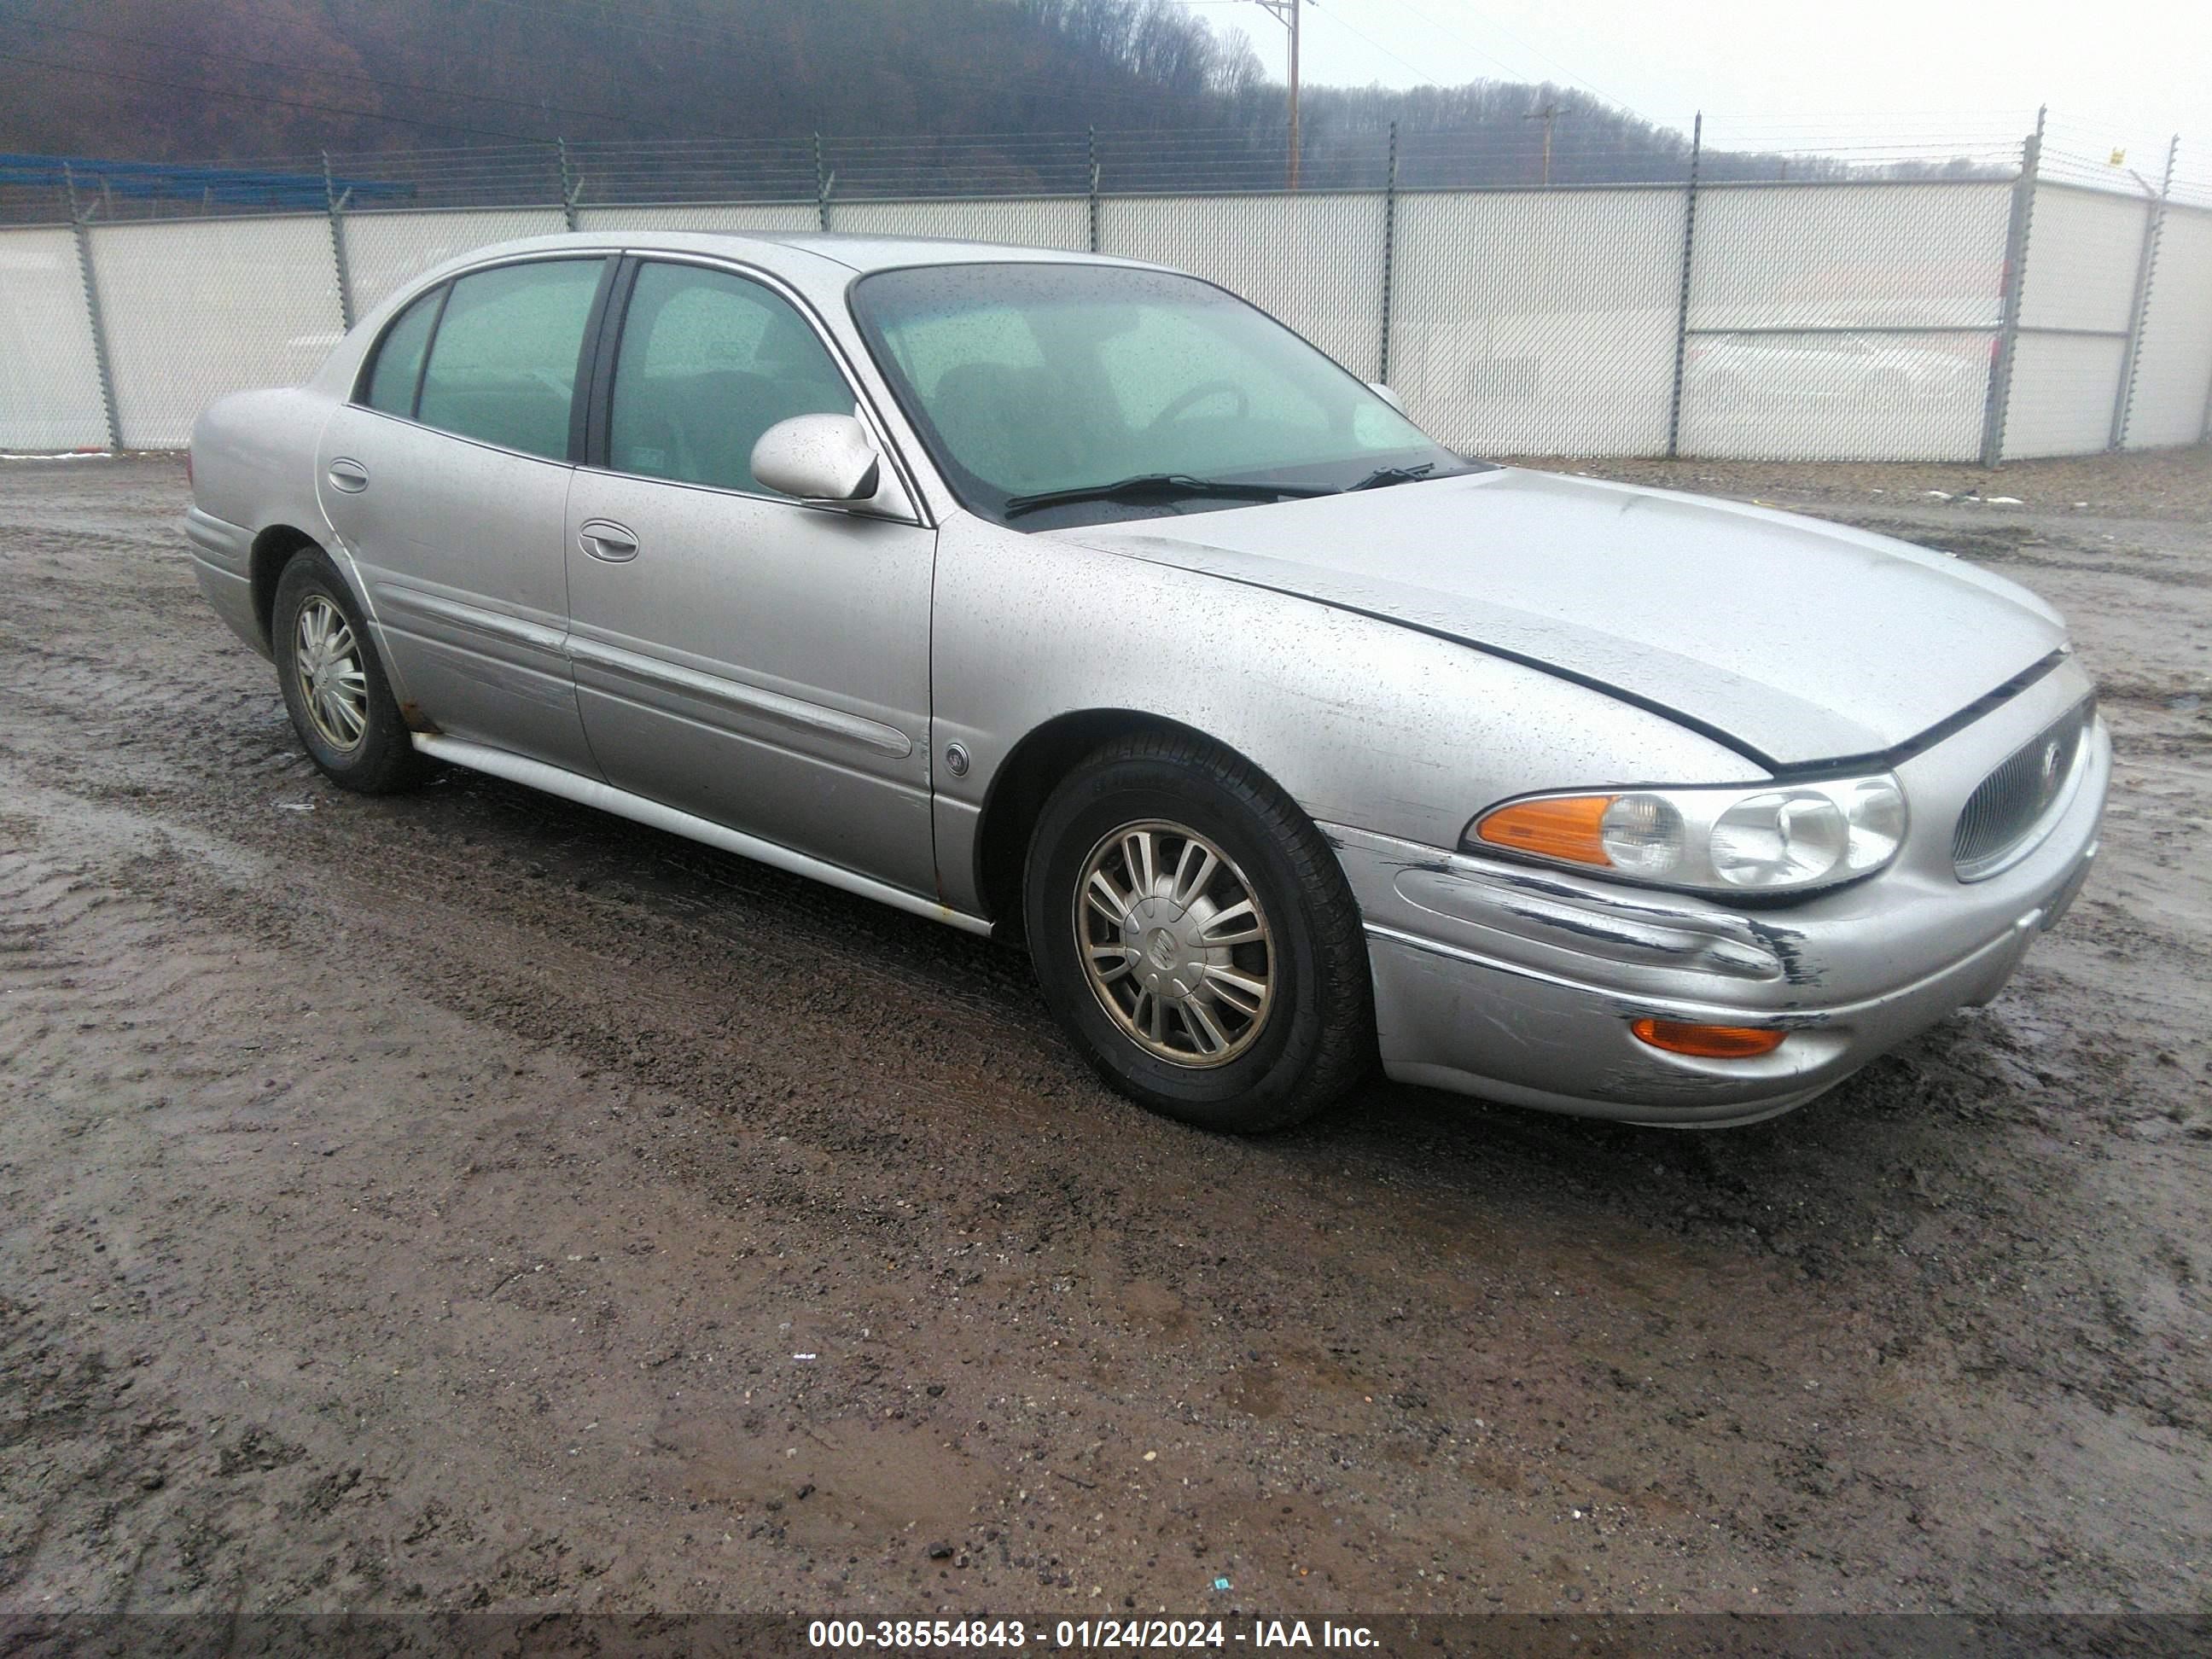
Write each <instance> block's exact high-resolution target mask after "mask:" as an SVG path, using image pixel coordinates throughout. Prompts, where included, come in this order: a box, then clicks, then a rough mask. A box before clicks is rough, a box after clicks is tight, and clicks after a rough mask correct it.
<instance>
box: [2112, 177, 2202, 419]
mask: <svg viewBox="0 0 2212 1659" xmlns="http://www.w3.org/2000/svg"><path fill="white" fill-rule="evenodd" d="M2208 410H2212V210H2206V209H2203V208H2170V209H2168V210H2166V226H2165V228H2164V229H2163V230H2162V231H2161V232H2160V235H2159V240H2158V264H2157V267H2156V270H2155V272H2154V277H2153V281H2152V283H2151V290H2150V304H2149V305H2148V307H2146V308H2145V310H2144V313H2143V331H2142V350H2141V352H2140V354H2139V356H2138V357H2137V361H2136V387H2135V398H2134V400H2133V402H2132V404H2130V409H2129V413H2128V430H2127V444H2128V447H2129V448H2130V449H2153V448H2158V447H2163V446H2165V445H2167V444H2188V443H2195V442H2196V441H2197V438H2198V437H2199V436H2200V435H2202V434H2203V431H2204V423H2205V417H2206V415H2207V412H2208Z"/></svg>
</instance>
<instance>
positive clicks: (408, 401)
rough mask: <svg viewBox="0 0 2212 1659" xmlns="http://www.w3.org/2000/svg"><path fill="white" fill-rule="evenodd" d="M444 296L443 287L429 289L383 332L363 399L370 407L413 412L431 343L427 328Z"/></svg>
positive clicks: (399, 413)
mask: <svg viewBox="0 0 2212 1659" xmlns="http://www.w3.org/2000/svg"><path fill="white" fill-rule="evenodd" d="M445 297H446V290H445V289H443V288H442V287H441V288H434V289H431V290H430V291H429V292H428V294H426V295H423V296H422V298H421V299H419V300H417V301H416V302H415V303H414V304H413V305H411V306H410V307H407V309H406V310H404V311H403V312H402V313H399V320H398V322H396V323H394V324H392V326H391V327H390V328H388V329H386V331H385V334H384V342H383V343H382V344H380V346H378V347H377V349H376V367H375V368H374V370H373V371H372V372H371V373H370V374H369V377H368V397H367V398H365V399H364V401H365V402H366V403H367V404H368V406H369V407H370V408H371V409H380V410H383V411H384V412H385V413H386V414H387V415H412V414H414V412H415V387H416V383H417V382H419V381H420V380H422V352H423V349H424V348H425V347H427V346H428V344H429V343H430V330H431V328H432V326H433V325H435V324H436V322H437V320H438V302H439V301H441V300H443V299H444V298H445Z"/></svg>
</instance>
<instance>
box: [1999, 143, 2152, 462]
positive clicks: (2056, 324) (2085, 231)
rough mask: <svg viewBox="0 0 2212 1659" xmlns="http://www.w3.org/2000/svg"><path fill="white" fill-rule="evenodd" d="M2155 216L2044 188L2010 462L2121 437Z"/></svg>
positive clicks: (2017, 358) (2024, 307) (2074, 189)
mask: <svg viewBox="0 0 2212 1659" xmlns="http://www.w3.org/2000/svg"><path fill="white" fill-rule="evenodd" d="M2149 211H2150V210H2149V206H2148V204H2146V203H2144V202H2142V201H2139V200H2135V199H2131V198H2130V197H2125V196H2113V195H2109V194H2106V192H2104V191H2094V190H2089V189H2086V188H2083V187H2082V186H2080V185H2051V184H2043V185H2037V186H2036V190H2035V205H2034V208H2033V210H2032V212H2031V213H2030V215H2029V218H2028V234H2027V267H2026V270H2025V272H2024V274H2023V276H2022V277H2021V291H2020V341H2019V343H2018V344H2017V345H2016V346H2015V348H2014V349H2013V368H2012V393H2011V396H2010V398H2008V400H2007V402H2006V404H2005V417H2004V418H2005V426H2004V459H2007V460H2016V459H2024V458H2026V457H2028V456H2033V455H2079V454H2083V453H2087V452H2088V451H2091V450H2097V449H2102V448H2104V447H2105V446H2106V443H2107V442H2108V441H2110V440H2111V437H2112V407H2113V402H2114V399H2115V398H2118V395H2119V389H2120V372H2121V368H2122V364H2123V363H2124V360H2125V359H2126V356H2127V339H2128V325H2129V320H2130V318H2131V317H2132V316H2133V314H2134V312H2135V296H2136V272H2137V270H2138V268H2139V266H2140V264H2141V261H2142V240H2143V228H2144V225H2145V223H2146V222H2147V220H2148V215H2149Z"/></svg>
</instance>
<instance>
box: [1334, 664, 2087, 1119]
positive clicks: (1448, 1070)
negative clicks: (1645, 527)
mask: <svg viewBox="0 0 2212 1659" xmlns="http://www.w3.org/2000/svg"><path fill="white" fill-rule="evenodd" d="M2053 678H2054V679H2057V678H2060V677H2057V676H2054V677H2053ZM2068 691H2069V685H2068V684H2064V683H2062V684H2057V685H2054V686H2051V688H2049V690H2039V691H2036V692H2031V693H2029V694H2024V696H2023V697H2022V698H2021V699H2019V700H2017V701H2018V702H2019V703H2020V704H2021V705H2022V706H2021V707H2019V708H2008V709H2007V710H2001V711H1999V715H1992V716H1991V717H1990V720H1991V721H1994V722H1996V724H1995V725H1994V726H1991V728H1990V730H1987V731H1981V732H1979V734H1978V738H1976V739H1975V740H1974V741H1972V742H1970V743H1967V744H1964V745H1962V746H1960V748H1959V749H1957V750H1954V752H1952V753H1950V754H1948V755H1947V754H1946V753H1945V752H1944V751H1945V750H1949V749H1952V748H1953V744H1955V743H1956V742H1957V740H1956V739H1954V740H1953V744H1943V745H1940V746H1939V747H1938V748H1937V749H1936V750H1930V751H1929V752H1928V753H1926V754H1923V755H1921V756H1918V757H1915V758H1914V759H1913V760H1911V761H1910V762H1907V763H1905V765H1903V766H1900V767H1899V769H1898V775H1899V778H1900V779H1902V780H1903V781H1905V786H1906V789H1907V792H1908V795H1909V796H1910V798H1911V799H1912V801H1913V803H1914V811H1915V814H1916V819H1915V827H1914V830H1913V833H1912V834H1911V836H1909V837H1908V841H1907V844H1906V847H1905V849H1904V851H1903V853H1902V854H1900V856H1899V860H1898V862H1897V863H1896V864H1895V865H1893V866H1891V867H1890V868H1889V869H1888V870H1886V871H1885V872H1882V873H1881V875H1880V876H1877V877H1875V878H1872V879H1871V880H1868V881H1863V882H1860V883H1858V884H1856V885H1853V886H1850V887H1847V888H1844V889H1843V890H1840V891H1836V892H1832V893H1828V894H1825V895H1822V896H1819V897H1816V898H1814V899H1812V900H1809V901H1808V902H1803V903H1800V904H1794V905H1790V906H1787V907H1783V908H1773V909H1765V910H1761V909H1748V908H1743V909H1731V908H1729V906H1727V905H1726V904H1725V903H1722V902H1716V901H1711V900H1706V899H1702V898H1698V897H1693V896H1686V895H1682V894H1677V893H1667V892H1661V891H1656V890H1644V889H1637V888H1632V887H1628V886H1625V885H1621V884H1615V883H1609V882H1604V881H1597V880H1592V879H1589V878H1583V877H1580V876H1577V875H1573V874H1571V873H1569V872H1565V871H1557V870H1553V869H1549V868H1538V867H1535V866H1530V865H1525V864H1514V863H1509V862H1506V861H1504V860H1494V859H1487V858H1474V857H1469V856H1468V855H1466V854H1461V853H1455V852H1444V851H1441V850H1439V849H1437V848H1427V847H1420V846H1416V845H1413V844H1411V843H1408V842H1397V841H1392V840H1389V839H1388V838H1386V837H1383V836H1372V835H1368V834H1365V833H1364V832H1361V831H1358V830H1354V829H1344V828H1341V827H1338V826H1334V825H1329V826H1324V829H1325V830H1326V832H1327V833H1328V836H1329V837H1330V839H1331V840H1332V841H1333V842H1334V843H1335V845H1336V847H1337V848H1338V852H1339V855H1340V859H1341V860H1342V862H1343V865H1344V868H1345V872H1346V876H1347V877H1348V878H1349V879H1350V881H1351V884H1352V891H1353V894H1354V896H1356V897H1357V898H1358V901H1359V904H1360V907H1361V910H1362V913H1363V915H1364V917H1365V920H1366V925H1367V934H1368V951H1369V956H1370V960H1371V962H1372V964H1373V969H1374V983H1375V1011H1376V1034H1377V1036H1378V1038H1379V1040H1380V1043H1381V1048H1382V1057H1383V1068H1384V1070H1385V1071H1386V1072H1387V1073H1389V1075H1390V1076H1392V1077H1393V1078H1396V1079H1400V1080H1401V1081H1404V1082H1408V1083H1417V1084H1423V1085H1429V1086H1431V1087H1435V1088H1441V1089H1449V1090H1453V1091H1458V1092H1462V1093H1467V1094H1475V1095H1481V1096H1485V1097H1489V1098H1492V1099H1498V1100H1504V1101H1509V1102H1513V1103H1518V1104H1523V1105H1530V1106H1538V1107H1543V1108H1547V1109H1551V1110H1554V1111H1561V1112H1570V1113H1574V1114H1577V1115H1583V1116H1592V1117H1607V1118H1616V1119H1620V1120H1624V1121H1630V1122H1638V1123H1650V1124H1700V1125H1721V1124H1729V1123H1742V1122H1750V1121H1754V1120H1756V1119H1758V1118H1761V1117H1766V1116H1771V1115H1773V1114H1775V1113H1777V1112H1781V1111H1786V1110H1788V1109H1790V1108H1791V1107H1793V1106H1797V1105H1802V1103H1805V1102H1806V1101H1808V1100H1810V1099H1812V1098H1813V1097H1814V1096H1816V1095H1819V1094H1820V1093H1822V1092H1823V1091H1826V1090H1828V1089H1831V1088H1833V1087H1834V1086H1835V1085H1837V1084H1838V1083H1840V1082H1842V1081H1843V1080H1844V1079H1845V1078H1847V1077H1849V1076H1850V1075H1851V1073H1854V1072H1856V1071H1857V1070H1858V1069H1859V1068H1860V1067H1862V1066H1865V1065H1866V1064H1867V1063H1868V1062H1869V1061H1870V1060H1874V1059H1875V1058H1876V1057H1878V1056H1879V1055H1881V1054H1884V1053H1886V1052H1887V1051H1888V1050H1889V1049H1891V1048H1895V1047H1896V1046H1897V1045H1898V1044H1899V1043H1901V1042H1905V1040H1907V1039H1908V1038H1910V1037H1912V1036H1917V1034H1918V1033H1920V1032H1921V1031H1923V1030H1927V1029H1928V1028H1929V1026H1931V1025H1933V1024H1936V1022H1937V1021H1939V1020H1941V1019H1942V1018H1945V1017H1946V1016H1947V1015H1948V1014H1950V1013H1951V1012H1954V1010H1956V1009H1958V1008H1960V1007H1963V1006H1968V1005H1971V1004H1976V1003H1981V1002H1986V1001H1988V1000H1990V998H1992V997H1994V996H1995V995H1996V994H1997V993H1998V992H1999V991H2000V990H2002V988H2003V987H2004V985H2005V982H2006V981H2008V979H2010V978H2011V976H2012V975H2013V972H2014V970H2015V969H2016V968H2018V967H2019V965H2020V962H2021V958H2022V957H2024V956H2026V955H2027V951H2028V948H2029V946H2030V945H2032V944H2033V941H2034V939H2035V938H2036V936H2037V935H2038V934H2039V933H2041V932H2042V931H2043V930H2044V929H2045V928H2046V927H2049V926H2050V925H2051V923H2052V922H2053V921H2056V920H2057V915H2059V913H2060V912H2061V911H2063V909H2064V908H2065V907H2066V905H2067V904H2069V903H2070V902H2071V901H2072V899H2073V896H2074V895H2075V892H2077V891H2078V890H2079V889H2080V886H2081V881H2082V879H2083V878H2084V877H2085V875H2086V873H2087V869H2088V866H2089V862H2090V860H2092V859H2093V857H2094V856H2095V854H2096V842H2097V831H2098V826H2099V823H2100V820H2101V817H2102V814H2103V809H2104V800H2105V791H2106V785H2107V782H2108V781H2109V779H2110V776H2111V772H2112V743H2111V738H2110V737H2109V736H2108V734H2107V733H2106V731H2105V728H2104V726H2103V724H2102V722H2099V723H2098V725H2097V726H2096V728H2095V732H2094V734H2093V739H2092V741H2091V742H2090V743H2088V744H2085V745H2084V746H2083V750H2082V755H2081V760H2080V761H2079V763H2077V765H2076V768H2075V775H2074V776H2073V777H2072V779H2071V780H2069V785H2068V787H2067V791H2066V793H2065V795H2064V797H2063V800H2064V805H2063V807H2062V808H2060V809H2059V813H2058V817H2057V822H2056V823H2055V824H2054V825H2053V826H2052V827H2051V829H2050V830H2049V831H2048V832H2047V834H2046V835H2045V838H2044V839H2043V841H2042V842H2041V843H2040V844H2039V846H2038V847H2037V848H2036V849H2035V851H2034V852H2033V854H2030V855H2029V856H2028V857H2027V858H2025V859H2024V860H2021V862H2020V863H2018V864H2017V865H2015V866H2014V867H2013V868H2011V869H2009V870H2008V871H2006V872H2003V873H2002V875H2000V876H1997V877H1996V878H1991V879H1990V880H1988V881H1984V882H1978V883H1973V884H1967V883H1962V882H1960V880H1959V879H1958V878H1957V875H1956V873H1955V872H1954V870H1953V869H1952V867H1951V863H1950V853H1949V836H1950V826H1951V824H1952V823H1953V822H1954V820H1955V818H1956V817H1957V811H1956V805H1957V803H1959V802H1961V801H1963V800H1964V799H1965V797H1966V794H1967V793H1971V791H1972V787H1974V785H1975V783H1977V782H1978V781H1979V780H1980V779H1981V778H1982V777H1984V776H1985V775H1987V773H1988V770H1989V768H1990V766H1991V765H1994V764H1995V763H1996V759H2001V758H2002V757H2003V756H2004V755H2006V754H2008V753H2009V752H2011V747H2016V746H2017V743H2018V742H2019V741H2024V740H2025V735H2026V734H2027V733H2029V732H2033V731H2035V730H2038V729H2039V726H2038V725H2037V722H2038V721H2039V720H2046V721H2047V720H2048V719H2049V718H2050V717H2051V714H2052V712H2053V710H2052V708H2051V705H2053V704H2056V705H2057V707H2060V708H2063V707H2064V706H2066V705H2065V702H2064V696H2065V695H2066V694H2067V693H2068ZM2074 695H2079V688H2074ZM2000 715H2002V716H2003V718H2002V719H2001V718H2000ZM1985 724H1986V723H1985ZM1975 729H1978V728H1970V730H1975ZM2008 745H2010V746H2008ZM1992 757H1995V758H1992ZM1644 1016H1650V1017H1654V1018H1662V1019H1670V1020H1681V1021H1686V1022H1689V1023H1692V1024H1716V1025H1765V1026H1781V1027H1784V1028H1786V1029H1788V1030H1790V1038H1789V1040H1788V1041H1787V1042H1784V1044H1783V1045H1782V1046H1781V1048H1778V1049H1777V1050H1776V1051H1775V1052H1774V1053H1773V1054H1767V1055H1764V1056H1761V1057H1759V1058H1758V1059H1755V1060H1698V1059H1693V1058H1691V1057H1690V1056H1687V1055H1683V1054H1668V1053H1665V1052H1663V1051H1662V1050H1660V1049H1656V1048H1651V1047H1650V1046H1649V1045H1647V1044H1645V1043H1643V1042H1638V1040H1637V1039H1636V1038H1635V1037H1634V1036H1632V1034H1631V1032H1630V1030H1629V1025H1630V1023H1631V1022H1632V1021H1633V1020H1635V1019H1638V1018H1643V1017H1644Z"/></svg>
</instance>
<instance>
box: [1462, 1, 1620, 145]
mask: <svg viewBox="0 0 2212 1659" xmlns="http://www.w3.org/2000/svg"><path fill="white" fill-rule="evenodd" d="M1462 3H1465V0H1462ZM1484 22H1485V25H1486V27H1490V28H1493V29H1496V30H1497V31H1498V33H1500V34H1502V35H1504V37H1505V38H1506V39H1507V40H1511V41H1513V42H1514V43H1515V44H1516V45H1517V46H1520V47H1521V49H1522V51H1523V52H1528V54H1530V55H1531V56H1532V57H1534V58H1535V59H1536V60H1537V61H1538V62H1539V63H1543V64H1550V65H1551V66H1552V67H1553V69H1555V70H1559V73H1560V74H1562V75H1564V76H1566V77H1567V79H1568V80H1570V81H1572V82H1574V83H1575V84H1576V85H1577V86H1579V87H1581V88H1583V91H1585V92H1593V93H1595V94H1597V95H1598V96H1599V97H1601V98H1602V99H1604V100H1605V101H1606V102H1607V103H1608V104H1612V105H1614V106H1618V107H1619V108H1621V109H1624V110H1626V111H1627V112H1628V113H1630V114H1631V115H1636V116H1638V118H1639V119H1644V118H1645V117H1644V116H1642V115H1641V114H1640V113H1639V112H1638V110H1637V109H1636V107H1635V106H1633V105H1632V104H1631V103H1629V101H1628V100H1626V99H1625V98H1616V97H1614V96H1613V94H1611V93H1609V92H1607V90H1606V89H1605V88H1602V87H1600V86H1596V85H1594V84H1592V83H1591V82H1589V81H1586V80H1584V79H1583V77H1582V76H1579V75H1577V74H1576V73H1575V72H1574V71H1573V70H1571V69H1569V68H1568V67H1567V66H1566V65H1565V64H1562V63H1561V62H1560V61H1559V59H1558V58H1553V56H1551V55H1550V54H1549V53H1548V52H1544V51H1543V50H1542V49H1541V48H1540V47H1538V46H1534V45H1532V44H1531V43H1530V42H1529V41H1528V40H1525V39H1523V38H1522V36H1520V35H1517V34H1516V33H1513V31H1512V30H1511V29H1509V28H1507V27H1505V26H1504V24H1503V23H1499V22H1496V21H1492V20H1489V19H1485V20H1484ZM1460 38H1461V39H1462V40H1465V39H1466V37H1465V36H1464V35H1462V36H1461V37H1460ZM1470 44H1472V43H1470Z"/></svg>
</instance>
